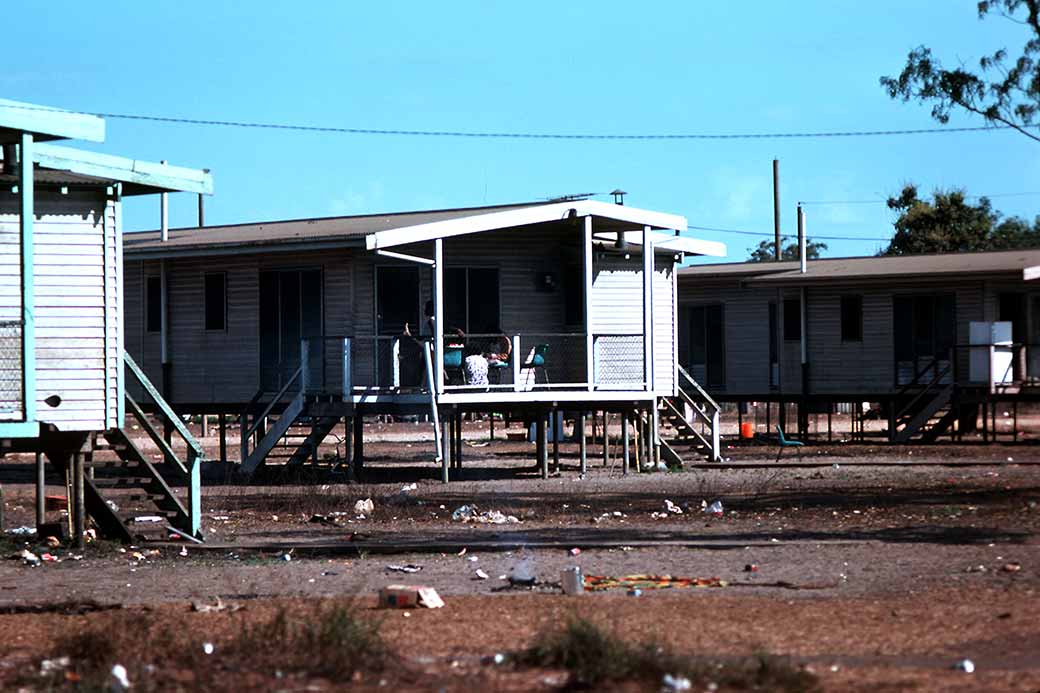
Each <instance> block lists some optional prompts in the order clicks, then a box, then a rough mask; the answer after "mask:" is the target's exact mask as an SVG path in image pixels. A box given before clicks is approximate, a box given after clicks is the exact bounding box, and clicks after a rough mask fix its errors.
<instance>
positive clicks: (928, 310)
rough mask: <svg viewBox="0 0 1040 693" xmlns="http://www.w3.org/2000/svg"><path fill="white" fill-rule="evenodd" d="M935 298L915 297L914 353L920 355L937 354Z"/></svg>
mask: <svg viewBox="0 0 1040 693" xmlns="http://www.w3.org/2000/svg"><path fill="white" fill-rule="evenodd" d="M934 309H935V299H934V298H933V297H932V296H915V297H914V353H915V354H917V356H918V357H921V356H934V355H935V310H934Z"/></svg>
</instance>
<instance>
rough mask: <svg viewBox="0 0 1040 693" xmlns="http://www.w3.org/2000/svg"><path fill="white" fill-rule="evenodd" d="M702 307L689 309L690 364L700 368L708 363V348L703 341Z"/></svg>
mask: <svg viewBox="0 0 1040 693" xmlns="http://www.w3.org/2000/svg"><path fill="white" fill-rule="evenodd" d="M706 312H707V311H706V310H705V308H704V306H694V307H693V308H690V363H691V364H692V365H694V366H700V365H703V364H706V363H707V362H708V348H707V344H706V343H705V340H704V324H705V313H706Z"/></svg>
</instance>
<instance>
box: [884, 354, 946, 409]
mask: <svg viewBox="0 0 1040 693" xmlns="http://www.w3.org/2000/svg"><path fill="white" fill-rule="evenodd" d="M950 368H951V367H950V366H949V365H947V366H946V367H945V368H943V369H942V370H941V371H937V372H936V374H935V377H933V378H932V380H931V381H930V382H929V383H928V384H927V385H925V387H924V389H923V390H921V391H920V392H918V393H917V395H916V396H915V397H914V398H913V399H911V400H910V402H908V403H907V404H906V406H904V407H903V408H902V409H900V410H899V413H898V414H896V421H900V420H902V419H903V417H904V416H906V413H907V412H908V411H910V410H911V409H912V408H913V407H914V405H915V404H917V401H918V400H920V399H921V398H922V397H924V396H925V395H927V394H929V393H931V392H933V388H934V387H935V386H936V385H937V384H938V383H939V381H941V380H942V379H943V378H945V377H946V374H947V373H949V372H950Z"/></svg>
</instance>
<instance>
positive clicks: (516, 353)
mask: <svg viewBox="0 0 1040 693" xmlns="http://www.w3.org/2000/svg"><path fill="white" fill-rule="evenodd" d="M509 353H510V354H511V355H512V357H513V358H512V363H513V392H520V365H521V363H522V359H523V358H524V357H523V356H521V355H520V335H518V334H514V335H513V348H512V350H511V351H510V352H509Z"/></svg>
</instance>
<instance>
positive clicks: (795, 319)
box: [784, 298, 802, 342]
mask: <svg viewBox="0 0 1040 693" xmlns="http://www.w3.org/2000/svg"><path fill="white" fill-rule="evenodd" d="M801 338H802V315H801V310H800V301H799V300H798V299H797V298H788V299H785V300H784V339H785V340H787V341H788V342H797V341H798V340H799V339H801Z"/></svg>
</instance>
